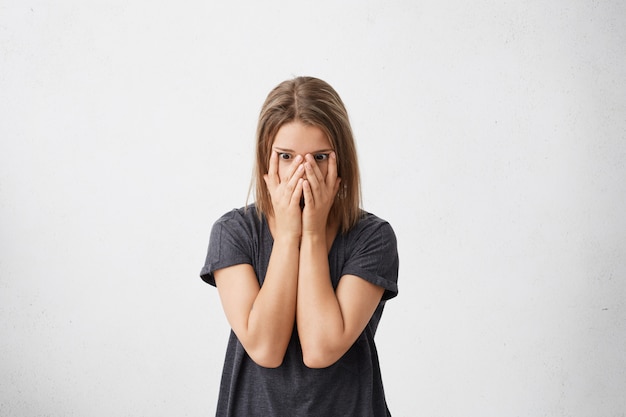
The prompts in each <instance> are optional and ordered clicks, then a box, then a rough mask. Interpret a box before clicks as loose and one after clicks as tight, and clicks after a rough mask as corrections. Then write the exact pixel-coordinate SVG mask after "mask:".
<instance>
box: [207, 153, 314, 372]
mask: <svg viewBox="0 0 626 417" xmlns="http://www.w3.org/2000/svg"><path fill="white" fill-rule="evenodd" d="M302 175H303V167H301V165H300V164H294V165H293V167H292V168H291V169H290V170H289V171H288V172H287V174H286V176H285V178H279V176H278V168H277V155H276V153H273V154H272V156H271V158H270V167H269V172H268V174H267V175H265V177H264V178H265V182H266V183H267V186H268V190H269V191H270V194H271V198H272V207H273V209H274V213H273V215H272V217H271V218H269V219H268V221H269V222H270V229H271V231H272V235H273V237H274V245H273V247H272V253H271V255H270V260H269V264H268V268H267V273H266V276H265V279H264V281H263V286H262V287H260V286H259V282H258V279H257V277H256V275H255V272H254V270H253V268H252V266H251V265H248V264H240V265H234V266H232V267H229V268H224V269H221V270H218V271H215V272H214V277H215V283H216V286H217V289H218V291H219V294H220V298H221V300H222V305H223V308H224V312H225V314H226V318H227V319H228V322H229V324H230V325H231V327H232V329H233V331H234V332H235V334H236V335H237V338H238V339H239V341H240V342H241V344H242V345H243V347H244V349H245V350H246V352H247V353H248V355H249V356H250V357H251V358H252V360H253V361H254V362H256V363H257V364H258V365H260V366H264V367H267V368H274V367H278V366H280V364H281V363H282V361H283V358H284V356H285V352H286V350H287V346H288V344H289V340H290V338H291V334H292V333H293V326H294V321H295V311H296V291H297V283H298V258H299V244H300V236H301V224H302V217H301V216H302V215H301V210H300V198H301V196H302V182H303V180H302Z"/></svg>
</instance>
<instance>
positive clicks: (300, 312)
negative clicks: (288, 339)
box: [296, 235, 345, 367]
mask: <svg viewBox="0 0 626 417" xmlns="http://www.w3.org/2000/svg"><path fill="white" fill-rule="evenodd" d="M296 320H297V324H298V334H299V336H300V342H301V344H302V350H303V355H304V360H305V363H306V364H307V365H309V366H311V367H320V366H324V365H326V364H329V363H332V362H334V361H336V360H337V359H339V357H341V355H343V353H344V349H343V348H344V347H343V343H342V342H343V340H344V339H345V337H344V334H345V325H344V320H343V315H342V311H341V307H340V304H339V302H338V300H337V297H336V295H335V291H334V289H333V286H332V283H331V280H330V269H329V264H328V249H327V244H326V238H325V236H324V235H305V236H303V238H302V241H301V244H300V268H299V276H298V304H297V313H296Z"/></svg>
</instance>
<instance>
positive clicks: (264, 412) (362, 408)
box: [200, 205, 398, 417]
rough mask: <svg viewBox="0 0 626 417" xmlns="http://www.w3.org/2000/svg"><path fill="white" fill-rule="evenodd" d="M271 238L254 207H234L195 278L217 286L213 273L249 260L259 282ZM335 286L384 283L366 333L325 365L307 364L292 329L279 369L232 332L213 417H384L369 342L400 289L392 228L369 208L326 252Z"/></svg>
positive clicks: (374, 357) (379, 381)
mask: <svg viewBox="0 0 626 417" xmlns="http://www.w3.org/2000/svg"><path fill="white" fill-rule="evenodd" d="M272 245H273V238H272V235H271V233H270V230H269V227H268V224H267V220H266V218H265V217H264V216H262V217H261V218H259V216H258V215H257V211H256V209H255V207H254V205H251V206H248V207H247V208H241V209H237V210H232V211H231V212H229V213H227V214H225V215H224V216H222V217H221V218H220V219H219V220H217V222H215V224H214V225H213V228H212V230H211V237H210V241H209V249H208V253H207V257H206V262H205V265H204V267H203V268H202V271H201V272H200V276H201V277H202V279H203V280H204V281H206V282H207V283H209V284H211V285H215V279H214V277H213V272H214V271H216V270H218V269H221V268H226V267H229V266H233V265H237V264H250V265H252V267H253V269H254V271H255V272H256V276H257V278H258V280H259V284H260V285H263V281H264V279H265V274H266V272H267V266H268V263H269V258H270V254H271V251H272ZM328 260H329V266H330V278H331V281H332V284H333V287H334V288H335V289H336V288H337V284H338V283H339V280H340V279H341V277H342V276H344V275H346V274H352V275H356V276H358V277H360V278H362V279H364V280H366V281H369V282H371V283H373V284H376V285H379V286H381V287H383V288H384V289H385V292H384V294H383V297H382V300H381V302H380V304H379V305H378V307H377V309H376V311H375V312H374V314H373V315H372V318H371V319H370V321H369V323H368V324H367V326H366V328H365V330H364V331H363V333H362V334H361V335H360V336H359V338H358V339H357V340H356V342H355V343H354V345H353V346H352V347H351V348H350V349H349V350H348V351H347V352H346V353H345V354H344V355H343V357H341V358H340V359H339V360H338V361H337V362H336V363H334V364H333V365H331V366H329V367H328V368H323V369H312V368H308V367H306V366H305V365H304V362H303V360H302V348H301V346H300V341H299V338H298V331H297V328H296V327H295V326H294V331H293V334H292V337H291V340H290V342H289V346H288V348H287V352H286V354H285V357H284V360H283V363H282V364H281V365H280V366H279V367H278V368H264V367H261V366H259V365H257V364H256V363H255V362H254V361H252V359H250V357H249V356H248V355H247V354H246V351H245V350H244V348H243V346H242V345H241V343H240V342H239V340H238V339H237V336H236V335H235V334H234V332H232V331H231V333H230V338H229V340H228V346H227V350H226V358H225V361H224V369H223V372H222V381H221V387H220V392H219V399H218V405H217V413H216V415H217V416H218V417H233V416H234V417H253V416H263V417H268V416H271V417H280V416H285V417H316V416H319V417H336V416H337V417H338V416H346V417H348V416H349V417H355V416H358V417H382V416H389V415H390V414H389V410H388V409H387V404H386V401H385V394H384V391H383V383H382V379H381V374H380V368H379V363H378V353H377V351H376V345H375V344H374V334H375V333H376V328H377V327H378V322H379V321H380V318H381V315H382V312H383V308H384V305H385V301H386V300H388V299H390V298H393V297H395V296H396V295H397V293H398V287H397V278H398V253H397V249H396V237H395V234H394V232H393V229H392V228H391V226H390V225H389V223H387V222H386V221H384V220H382V219H380V218H378V217H376V216H375V215H373V214H370V213H366V212H364V213H363V217H362V219H361V220H360V221H359V222H358V223H357V224H356V226H354V227H353V228H352V229H350V230H349V231H348V232H347V233H340V234H338V235H337V237H336V238H335V241H334V242H333V244H332V247H331V250H330V252H329V255H328Z"/></svg>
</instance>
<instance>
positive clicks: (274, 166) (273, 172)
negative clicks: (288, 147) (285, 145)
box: [263, 152, 278, 185]
mask: <svg viewBox="0 0 626 417" xmlns="http://www.w3.org/2000/svg"><path fill="white" fill-rule="evenodd" d="M263 178H264V179H265V183H266V184H268V181H271V182H272V184H277V183H278V154H277V153H276V152H272V153H271V155H270V164H269V169H268V172H267V174H265V175H264V176H263ZM268 185H269V184H268Z"/></svg>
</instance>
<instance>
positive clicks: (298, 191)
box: [289, 178, 305, 206]
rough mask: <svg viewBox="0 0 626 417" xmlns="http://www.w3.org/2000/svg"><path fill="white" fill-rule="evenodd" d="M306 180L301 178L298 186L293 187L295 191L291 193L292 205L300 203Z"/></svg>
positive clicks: (290, 202) (297, 183)
mask: <svg viewBox="0 0 626 417" xmlns="http://www.w3.org/2000/svg"><path fill="white" fill-rule="evenodd" d="M304 182H305V180H304V179H303V178H299V179H298V182H296V186H295V187H294V189H293V193H292V194H291V199H290V200H289V204H290V205H296V204H297V205H298V206H299V205H300V199H301V198H302V188H303V183H304Z"/></svg>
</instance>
